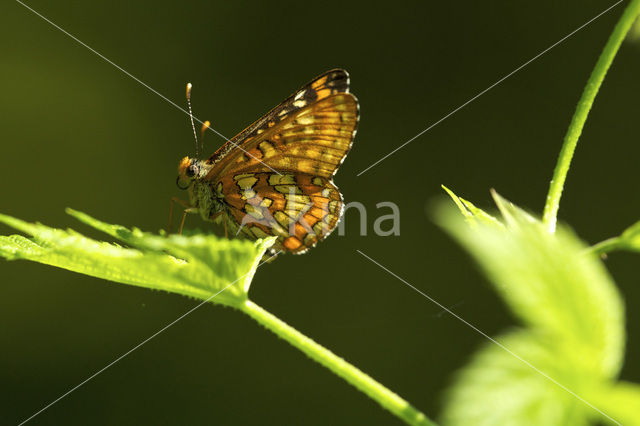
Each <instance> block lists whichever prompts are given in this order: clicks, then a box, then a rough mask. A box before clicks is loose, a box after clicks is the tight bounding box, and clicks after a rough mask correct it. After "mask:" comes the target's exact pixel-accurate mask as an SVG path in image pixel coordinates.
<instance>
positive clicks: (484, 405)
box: [441, 330, 591, 426]
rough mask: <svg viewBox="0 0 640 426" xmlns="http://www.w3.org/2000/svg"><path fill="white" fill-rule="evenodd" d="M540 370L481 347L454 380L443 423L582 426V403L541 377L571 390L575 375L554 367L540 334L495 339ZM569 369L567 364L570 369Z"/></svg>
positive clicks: (496, 349) (514, 334)
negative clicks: (555, 381) (553, 380)
mask: <svg viewBox="0 0 640 426" xmlns="http://www.w3.org/2000/svg"><path fill="white" fill-rule="evenodd" d="M496 340H497V341H499V342H500V343H501V344H502V345H504V346H505V347H507V348H509V350H511V351H513V352H514V353H515V354H518V355H519V356H522V357H524V358H526V359H527V361H528V362H529V363H530V364H531V365H533V366H534V367H535V368H536V369H538V370H539V371H536V370H535V369H533V368H531V367H530V366H529V365H527V364H525V363H524V362H522V361H521V360H519V359H518V358H516V357H515V356H513V355H512V354H510V353H508V352H506V351H505V350H504V349H502V348H500V347H499V346H497V345H495V344H493V343H487V344H485V345H484V346H483V347H482V349H481V350H480V351H478V352H477V353H476V354H475V355H474V356H473V358H472V360H471V362H470V363H469V364H468V365H467V366H465V367H464V368H463V369H462V370H461V371H460V372H458V374H457V376H456V380H455V382H454V385H453V386H452V387H451V388H450V389H449V391H448V392H447V394H446V401H447V404H446V406H445V409H444V412H443V414H442V419H441V420H442V421H441V423H442V424H446V425H452V426H457V425H464V426H466V425H475V426H484V425H487V426H489V425H576V426H579V425H585V424H588V419H589V418H590V417H591V416H590V413H589V412H588V411H586V410H585V409H584V405H583V402H582V401H580V400H578V399H577V398H575V397H574V396H573V395H571V394H570V393H568V392H566V391H565V390H564V389H562V388H561V387H559V386H558V385H556V384H555V383H553V382H552V381H551V380H549V379H548V378H546V377H545V376H543V375H542V374H540V372H543V373H544V374H546V375H548V376H550V377H553V378H554V379H555V380H557V381H558V382H560V383H563V384H564V385H566V386H567V387H569V388H571V387H572V386H575V383H574V381H575V379H576V378H577V377H578V371H575V370H573V371H569V370H567V369H566V367H567V366H565V365H564V364H558V363H557V360H556V357H557V354H556V353H555V351H554V350H553V343H554V342H552V341H549V340H548V339H547V338H545V336H543V335H536V334H534V333H532V332H529V331H523V330H520V331H515V332H511V333H508V334H506V335H504V336H502V337H499V338H497V339H496ZM569 367H571V366H569Z"/></svg>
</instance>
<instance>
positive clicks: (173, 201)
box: [167, 197, 197, 234]
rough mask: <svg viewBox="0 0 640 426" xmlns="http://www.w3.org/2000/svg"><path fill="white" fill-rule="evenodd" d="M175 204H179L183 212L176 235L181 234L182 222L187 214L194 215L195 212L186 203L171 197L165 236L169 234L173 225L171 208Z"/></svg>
mask: <svg viewBox="0 0 640 426" xmlns="http://www.w3.org/2000/svg"><path fill="white" fill-rule="evenodd" d="M175 203H177V204H180V205H181V206H182V207H184V211H183V212H182V219H181V220H180V227H179V228H178V234H182V228H183V227H184V221H185V218H186V217H187V213H194V212H196V211H197V209H196V208H194V207H192V206H191V205H190V204H189V203H187V202H186V201H184V200H181V199H180V198H177V197H171V202H170V203H169V226H168V227H167V234H170V233H171V227H172V225H173V206H174V204H175Z"/></svg>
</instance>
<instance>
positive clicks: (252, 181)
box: [178, 69, 358, 253]
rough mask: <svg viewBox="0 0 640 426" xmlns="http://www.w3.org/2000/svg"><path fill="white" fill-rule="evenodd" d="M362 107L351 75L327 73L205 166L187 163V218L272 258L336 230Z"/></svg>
mask: <svg viewBox="0 0 640 426" xmlns="http://www.w3.org/2000/svg"><path fill="white" fill-rule="evenodd" d="M357 124H358V101H357V99H356V97H355V96H353V95H352V94H351V93H349V74H348V73H347V72H346V71H345V70H342V69H334V70H331V71H328V72H326V73H324V74H322V75H320V76H318V77H316V78H315V79H314V80H312V81H311V82H309V83H308V84H306V85H305V86H303V87H302V88H301V89H300V90H298V91H297V92H295V93H294V94H292V95H291V96H289V98H287V99H286V100H285V101H284V102H282V103H281V104H280V105H278V106H276V107H275V108H273V109H272V110H271V111H269V112H268V113H267V114H266V115H265V116H264V117H262V118H260V119H259V120H258V121H256V122H255V123H253V124H252V125H250V126H249V127H247V128H246V129H244V130H243V131H242V132H240V133H239V134H238V135H237V136H235V137H233V138H232V139H231V140H230V141H228V142H227V143H225V144H224V145H223V146H222V147H221V148H220V149H218V150H217V151H216V152H215V153H214V154H213V155H212V156H211V157H209V158H208V159H207V160H199V159H196V158H190V157H185V158H183V159H182V160H181V161H180V164H179V166H178V186H179V187H180V188H182V189H187V188H188V190H189V198H190V204H188V205H185V207H187V210H186V211H191V212H196V211H197V212H199V213H200V215H201V216H202V218H203V219H205V220H208V221H212V222H216V223H221V224H223V225H224V227H225V232H226V230H227V229H229V230H230V231H231V232H232V233H234V234H238V233H240V232H242V233H243V234H244V235H245V236H247V237H249V238H251V239H258V238H264V237H267V236H276V237H277V240H276V242H275V244H274V246H273V247H272V250H273V251H285V252H291V253H303V252H305V251H306V250H308V249H309V248H311V247H313V246H314V245H315V244H316V243H317V242H318V241H321V240H323V239H324V238H326V237H327V236H328V235H329V234H330V233H331V231H333V230H334V229H335V227H336V226H337V224H338V221H339V220H340V216H341V214H342V211H343V200H342V195H341V194H340V191H339V190H338V188H337V187H336V186H335V184H334V183H333V175H334V174H335V173H336V171H337V170H338V167H339V166H340V164H342V162H343V161H344V159H345V157H346V155H347V153H348V152H349V150H350V149H351V145H352V143H353V138H354V135H355V133H356V127H357Z"/></svg>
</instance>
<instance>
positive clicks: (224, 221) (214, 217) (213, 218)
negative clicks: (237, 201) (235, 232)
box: [209, 212, 229, 238]
mask: <svg viewBox="0 0 640 426" xmlns="http://www.w3.org/2000/svg"><path fill="white" fill-rule="evenodd" d="M222 214H224V212H218V213H215V214H212V215H211V217H209V220H210V221H212V222H213V221H215V220H216V219H217V218H218V217H220V215H222ZM225 219H226V218H225V217H223V218H222V226H224V237H225V238H229V233H228V231H227V221H226V220H225Z"/></svg>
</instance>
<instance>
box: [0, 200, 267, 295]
mask: <svg viewBox="0 0 640 426" xmlns="http://www.w3.org/2000/svg"><path fill="white" fill-rule="evenodd" d="M68 213H69V214H71V215H72V216H74V217H76V218H78V219H79V220H81V221H82V222H84V223H85V224H87V225H89V226H92V227H93V228H96V229H98V230H100V231H102V232H105V233H106V234H108V235H110V236H112V237H114V238H117V239H118V240H120V241H122V242H123V243H124V244H126V245H127V246H128V247H123V246H120V245H118V244H113V243H108V242H103V241H96V240H93V239H91V238H87V237H85V236H83V235H82V234H79V233H78V232H76V231H73V230H71V229H68V230H61V229H55V228H50V227H47V226H44V225H41V224H32V223H27V222H24V221H22V220H19V219H15V218H12V217H10V216H5V215H0V222H2V223H5V224H6V225H9V226H11V227H13V228H15V229H17V230H19V231H21V232H24V233H25V234H27V235H29V236H30V238H26V237H24V236H21V235H11V236H0V256H2V257H4V258H6V259H8V260H15V259H26V260H32V261H35V262H39V263H44V264H47V265H52V266H57V267H60V268H64V269H68V270H71V271H74V272H79V273H82V274H86V275H91V276H94V277H98V278H103V279H106V280H110V281H115V282H119V283H124V284H131V285H136V286H140V287H147V288H152V289H157V290H165V291H168V292H172V293H179V294H183V295H187V296H191V297H195V298H197V299H202V300H206V299H208V298H210V297H211V296H213V295H215V294H217V293H219V294H218V295H217V296H216V297H215V298H213V299H212V301H213V302H216V303H222V304H227V305H232V306H237V305H238V304H239V303H242V302H243V301H244V300H246V298H247V293H248V291H249V286H250V284H251V280H252V278H253V274H254V272H255V269H256V267H257V266H258V263H259V262H260V259H261V258H262V255H263V254H264V252H265V250H266V249H267V248H268V247H269V246H270V245H271V244H272V243H273V239H269V240H263V241H259V242H257V243H253V242H249V241H242V240H227V239H221V238H218V237H215V236H213V235H195V236H183V235H170V236H168V237H167V236H160V235H157V234H151V233H147V232H143V231H141V230H139V229H137V228H133V229H131V230H130V229H127V228H125V227H123V226H120V225H110V224H107V223H104V222H100V221H98V220H96V219H93V218H91V217H90V216H88V215H86V214H84V213H80V212H76V211H73V210H68Z"/></svg>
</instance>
